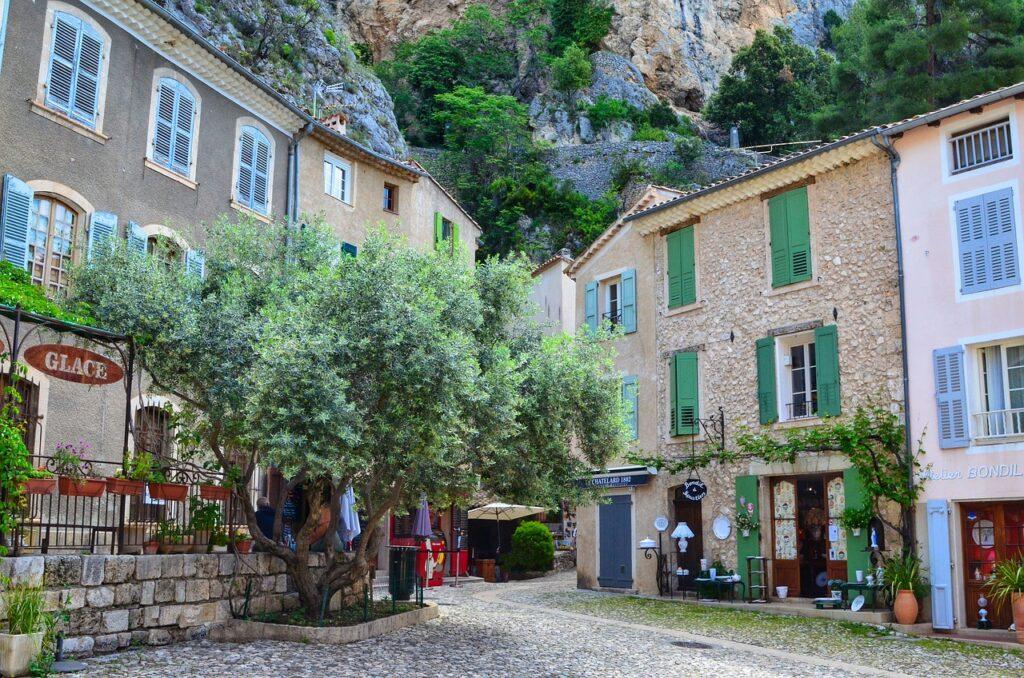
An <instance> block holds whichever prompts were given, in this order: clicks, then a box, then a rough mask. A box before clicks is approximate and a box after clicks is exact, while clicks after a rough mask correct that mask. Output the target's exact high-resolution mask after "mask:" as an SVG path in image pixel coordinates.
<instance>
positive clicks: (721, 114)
mask: <svg viewBox="0 0 1024 678" xmlns="http://www.w3.org/2000/svg"><path fill="white" fill-rule="evenodd" d="M831 63H832V59H831V57H829V56H828V54H826V53H825V52H822V51H820V50H818V51H812V50H810V49H808V48H806V47H803V46H802V45H799V44H797V43H796V42H795V41H794V40H793V32H792V31H791V30H790V29H788V28H786V27H784V26H776V27H775V30H774V31H772V32H771V33H769V32H767V31H760V30H759V31H757V33H755V35H754V41H753V43H752V44H751V45H749V46H748V47H744V48H742V49H740V50H739V51H737V52H736V54H735V56H734V57H733V60H732V64H731V65H730V66H729V72H728V73H726V74H725V75H724V76H722V80H721V82H720V83H719V85H718V89H717V90H716V91H715V93H714V94H713V95H712V96H711V99H710V100H709V101H708V104H707V106H706V107H705V109H704V114H705V117H706V118H707V119H708V120H709V121H711V122H713V123H715V124H717V125H719V126H721V127H723V128H728V127H729V126H731V125H734V124H735V125H738V126H739V129H740V135H741V139H742V140H743V143H744V144H745V145H757V144H768V143H779V142H784V141H804V140H808V139H813V138H814V137H813V135H814V133H815V129H814V123H813V120H812V117H813V115H814V114H815V113H816V112H817V111H819V110H821V108H822V107H823V106H824V105H825V103H826V101H827V100H828V96H829V91H830V90H829V68H830V66H831Z"/></svg>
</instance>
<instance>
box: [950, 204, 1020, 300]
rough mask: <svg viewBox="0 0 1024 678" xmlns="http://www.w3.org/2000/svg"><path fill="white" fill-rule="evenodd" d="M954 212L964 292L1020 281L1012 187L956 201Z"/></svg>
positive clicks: (961, 289)
mask: <svg viewBox="0 0 1024 678" xmlns="http://www.w3.org/2000/svg"><path fill="white" fill-rule="evenodd" d="M954 211H955V212H956V234H957V245H958V248H959V252H958V255H959V261H960V291H961V293H963V294H971V293H974V292H983V291H985V290H992V289H997V288H1000V287H1007V286H1009V285H1016V284H1018V283H1019V282H1020V257H1019V254H1018V252H1017V232H1016V224H1015V219H1014V204H1013V191H1012V189H1009V188H1004V189H1000V190H998V191H992V192H991V193H985V194H984V195H976V196H974V197H971V198H966V199H964V200H957V201H956V205H955V206H954Z"/></svg>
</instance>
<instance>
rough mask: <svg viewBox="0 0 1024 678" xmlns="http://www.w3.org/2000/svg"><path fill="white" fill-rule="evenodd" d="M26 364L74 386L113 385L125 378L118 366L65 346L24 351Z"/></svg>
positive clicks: (89, 352) (104, 359)
mask: <svg viewBox="0 0 1024 678" xmlns="http://www.w3.org/2000/svg"><path fill="white" fill-rule="evenodd" d="M25 362H27V363H28V364H29V365H31V366H32V367H34V368H36V369H37V370H39V371H40V372H43V373H44V374H48V375H50V376H51V377H56V378H57V379H63V380H64V381H73V382H75V383H77V384H101V385H102V384H114V383H117V382H119V381H121V379H122V378H123V377H124V370H123V369H121V366H120V365H118V364H117V363H115V362H114V361H112V360H110V359H109V358H107V357H106V356H102V355H100V354H99V353H94V352H93V351H87V350H86V349H84V348H79V347H77V346H65V345H64V344H39V345H38V346H32V347H30V348H28V349H26V351H25Z"/></svg>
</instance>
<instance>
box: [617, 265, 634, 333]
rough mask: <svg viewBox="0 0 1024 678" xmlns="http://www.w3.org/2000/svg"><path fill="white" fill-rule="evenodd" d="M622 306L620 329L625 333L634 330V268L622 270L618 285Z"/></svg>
mask: <svg viewBox="0 0 1024 678" xmlns="http://www.w3.org/2000/svg"><path fill="white" fill-rule="evenodd" d="M620 289H621V292H620V294H621V297H620V304H621V307H622V329H623V331H624V332H625V333H626V334H631V333H633V332H636V269H635V268H628V269H626V270H625V271H623V272H622V284H621V285H620Z"/></svg>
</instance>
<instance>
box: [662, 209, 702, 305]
mask: <svg viewBox="0 0 1024 678" xmlns="http://www.w3.org/2000/svg"><path fill="white" fill-rule="evenodd" d="M665 244H666V250H667V259H668V266H667V270H668V307H669V308H676V307H678V306H686V305H687V304H692V303H694V302H696V301H697V271H696V258H695V257H694V249H693V226H687V227H686V228H681V229H679V230H678V231H673V232H672V233H669V234H668V236H666V238H665Z"/></svg>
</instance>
